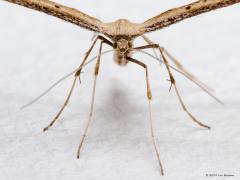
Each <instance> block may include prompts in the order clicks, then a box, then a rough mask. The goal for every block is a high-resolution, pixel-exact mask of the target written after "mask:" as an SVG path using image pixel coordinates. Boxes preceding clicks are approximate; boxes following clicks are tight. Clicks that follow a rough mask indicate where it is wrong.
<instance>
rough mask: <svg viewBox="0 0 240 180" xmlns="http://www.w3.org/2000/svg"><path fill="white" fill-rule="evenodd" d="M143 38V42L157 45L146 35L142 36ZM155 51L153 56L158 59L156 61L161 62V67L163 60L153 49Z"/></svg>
mask: <svg viewBox="0 0 240 180" xmlns="http://www.w3.org/2000/svg"><path fill="white" fill-rule="evenodd" d="M141 37H142V38H143V40H144V41H145V42H146V43H147V44H149V45H150V44H155V43H153V42H152V41H151V40H150V39H149V38H148V37H147V36H145V35H142V36H141ZM152 50H153V54H154V56H155V57H156V59H158V60H159V63H160V65H161V60H160V57H159V56H158V53H157V52H156V50H155V49H154V48H153V49H152Z"/></svg>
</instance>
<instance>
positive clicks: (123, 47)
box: [114, 39, 132, 54]
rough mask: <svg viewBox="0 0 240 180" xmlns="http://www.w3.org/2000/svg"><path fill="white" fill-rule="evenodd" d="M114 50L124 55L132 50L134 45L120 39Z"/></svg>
mask: <svg viewBox="0 0 240 180" xmlns="http://www.w3.org/2000/svg"><path fill="white" fill-rule="evenodd" d="M114 48H115V49H116V50H117V51H119V52H120V53H123V54H124V53H127V52H128V51H129V50H130V49H131V48H132V43H131V42H130V41H128V40H126V39H119V40H117V41H116V42H115V43H114Z"/></svg>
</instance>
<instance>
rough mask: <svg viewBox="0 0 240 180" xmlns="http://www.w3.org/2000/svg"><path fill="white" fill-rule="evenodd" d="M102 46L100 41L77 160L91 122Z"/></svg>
mask: <svg viewBox="0 0 240 180" xmlns="http://www.w3.org/2000/svg"><path fill="white" fill-rule="evenodd" d="M102 44H103V41H101V44H100V48H99V53H98V57H97V62H96V65H95V69H94V83H93V90H92V100H91V108H90V112H89V116H88V120H87V124H86V126H85V129H84V132H83V135H82V138H81V140H80V143H79V146H78V151H77V158H79V157H80V153H81V149H82V146H83V142H84V140H85V138H86V136H87V132H88V129H89V126H90V123H91V120H92V116H93V108H94V101H95V92H96V83H97V77H98V74H99V68H100V59H101V53H102Z"/></svg>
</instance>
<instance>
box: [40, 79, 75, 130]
mask: <svg viewBox="0 0 240 180" xmlns="http://www.w3.org/2000/svg"><path fill="white" fill-rule="evenodd" d="M76 80H77V76H75V77H74V81H73V84H72V87H71V89H70V91H69V93H68V96H67V98H66V100H65V102H64V104H63V106H62V107H61V109H60V111H59V112H58V113H57V115H56V116H55V117H54V119H53V120H52V121H51V122H50V124H49V125H48V126H47V127H45V128H43V131H47V130H48V129H49V128H50V127H51V126H52V125H53V124H54V123H55V122H56V121H57V119H58V118H59V116H60V115H61V114H62V112H63V110H64V108H65V107H66V106H67V104H68V102H69V99H70V97H71V95H72V92H73V89H74V87H75V85H76Z"/></svg>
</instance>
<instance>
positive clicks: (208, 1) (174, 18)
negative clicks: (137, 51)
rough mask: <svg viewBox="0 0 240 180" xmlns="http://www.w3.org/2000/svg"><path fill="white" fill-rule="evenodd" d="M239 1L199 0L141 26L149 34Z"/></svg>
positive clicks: (149, 20) (167, 12)
mask: <svg viewBox="0 0 240 180" xmlns="http://www.w3.org/2000/svg"><path fill="white" fill-rule="evenodd" d="M239 2H240V0H200V1H196V2H194V3H191V4H188V5H185V6H182V7H179V8H174V9H170V10H168V11H166V12H164V13H162V14H160V15H158V16H155V17H153V18H151V19H148V20H147V21H145V22H144V23H143V24H142V28H143V29H144V30H145V32H151V31H155V30H158V29H162V28H164V27H167V26H170V25H172V24H175V23H177V22H179V21H182V20H184V19H186V18H190V17H192V16H196V15H198V14H201V13H205V12H208V11H211V10H215V9H218V8H222V7H226V6H230V5H232V4H235V3H239Z"/></svg>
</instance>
